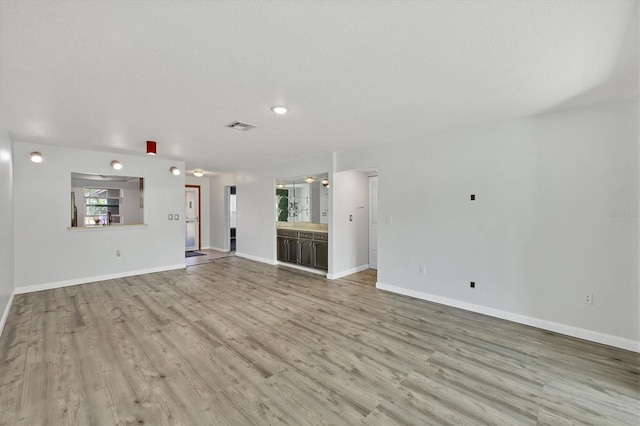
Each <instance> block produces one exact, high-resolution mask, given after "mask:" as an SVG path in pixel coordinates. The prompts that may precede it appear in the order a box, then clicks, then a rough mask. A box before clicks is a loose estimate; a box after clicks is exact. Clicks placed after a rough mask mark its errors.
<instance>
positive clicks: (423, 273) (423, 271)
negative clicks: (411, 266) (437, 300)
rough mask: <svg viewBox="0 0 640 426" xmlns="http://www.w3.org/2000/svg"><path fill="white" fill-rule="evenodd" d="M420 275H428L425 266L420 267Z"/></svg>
mask: <svg viewBox="0 0 640 426" xmlns="http://www.w3.org/2000/svg"><path fill="white" fill-rule="evenodd" d="M418 274H420V275H426V274H427V267H426V266H424V265H420V266H419V267H418Z"/></svg>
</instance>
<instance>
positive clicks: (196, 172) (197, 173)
mask: <svg viewBox="0 0 640 426" xmlns="http://www.w3.org/2000/svg"><path fill="white" fill-rule="evenodd" d="M193 175H194V176H195V177H202V176H204V172H203V171H202V170H194V171H193Z"/></svg>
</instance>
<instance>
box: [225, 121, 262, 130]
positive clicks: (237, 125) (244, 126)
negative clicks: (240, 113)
mask: <svg viewBox="0 0 640 426" xmlns="http://www.w3.org/2000/svg"><path fill="white" fill-rule="evenodd" d="M227 127H229V128H231V129H236V130H243V131H245V132H246V131H247V130H251V129H255V128H256V126H252V125H251V124H247V123H241V122H239V121H232V122H231V123H229V124H227Z"/></svg>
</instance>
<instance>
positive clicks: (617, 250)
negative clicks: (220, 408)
mask: <svg viewBox="0 0 640 426" xmlns="http://www.w3.org/2000/svg"><path fill="white" fill-rule="evenodd" d="M638 135H639V133H638V100H637V99H633V100H628V101H624V102H615V103H609V104H605V105H599V106H595V107H591V108H584V109H577V110H573V111H567V112H562V113H556V114H549V115H543V116H539V117H535V118H530V119H524V120H517V121H510V122H505V123H497V124H491V125H485V126H480V127H475V128H470V129H464V130H458V131H450V132H444V133H441V134H437V135H432V136H429V137H425V138H424V140H420V141H416V142H415V143H411V144H403V145H397V144H396V145H393V146H387V147H381V148H377V149H372V150H369V151H367V152H361V153H358V152H352V153H345V154H338V155H337V156H336V157H337V158H336V165H337V168H339V170H349V169H350V168H353V169H355V168H364V167H371V166H378V168H379V178H378V179H379V218H380V225H379V271H378V281H379V286H380V287H381V288H386V289H391V290H393V291H397V292H401V293H405V294H410V295H413V296H417V297H422V298H427V299H431V300H436V301H439V302H442V303H447V304H452V305H456V306H461V307H465V308H467V309H471V310H476V311H481V312H486V313H489V314H492V315H496V316H502V317H507V318H510V319H514V320H518V321H521V322H529V323H532V324H534V325H537V326H541V327H544V328H549V329H555V330H556V331H559V332H563V333H566V334H574V335H577V336H579V337H583V338H587V339H591V340H596V341H601V342H605V343H609V344H614V345H617V346H622V347H627V348H630V349H635V350H638V349H640V345H638V340H640V330H639V328H640V312H639V308H638V307H639V305H640V303H639V302H640V294H639V286H640V285H639V275H638V262H639V257H640V253H639V247H638V235H639V225H638V208H639V192H640V191H639V174H638V159H639V149H638V144H639V142H638V140H639V136H638ZM362 159H366V161H367V162H368V163H369V164H363V161H362ZM470 194H475V195H476V197H477V198H476V201H473V202H472V201H470V200H469V196H470ZM386 217H389V218H391V219H392V223H391V224H389V223H385V218H386ZM419 265H425V266H426V268H427V273H426V275H419V274H418V268H419ZM470 281H475V282H476V288H475V289H471V288H470V287H469V282H470ZM587 293H593V295H594V298H593V305H587V304H584V303H583V301H582V299H583V297H584V295H585V294H587Z"/></svg>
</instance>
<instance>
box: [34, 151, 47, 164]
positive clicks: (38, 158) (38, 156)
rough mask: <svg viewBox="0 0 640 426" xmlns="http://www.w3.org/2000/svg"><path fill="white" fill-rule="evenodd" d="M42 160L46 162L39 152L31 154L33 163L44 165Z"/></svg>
mask: <svg viewBox="0 0 640 426" xmlns="http://www.w3.org/2000/svg"><path fill="white" fill-rule="evenodd" d="M42 160H44V156H43V155H42V154H40V153H39V152H38V151H33V152H32V153H31V161H33V162H34V163H42Z"/></svg>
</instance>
